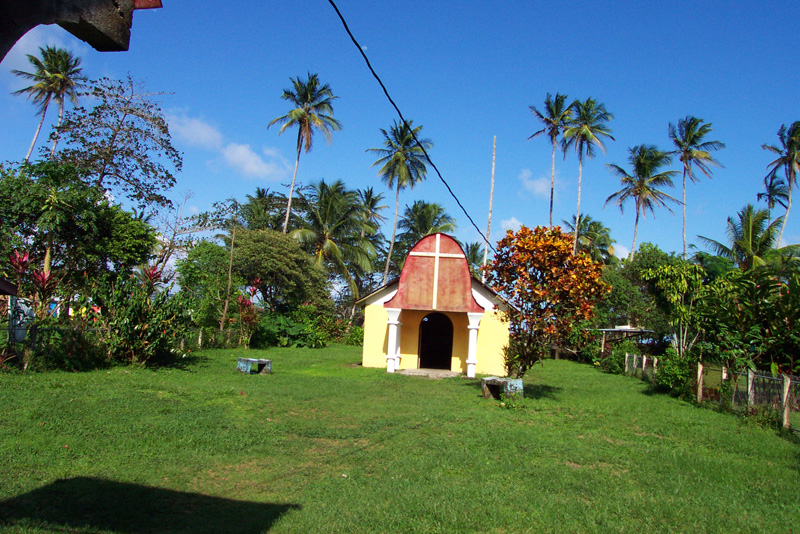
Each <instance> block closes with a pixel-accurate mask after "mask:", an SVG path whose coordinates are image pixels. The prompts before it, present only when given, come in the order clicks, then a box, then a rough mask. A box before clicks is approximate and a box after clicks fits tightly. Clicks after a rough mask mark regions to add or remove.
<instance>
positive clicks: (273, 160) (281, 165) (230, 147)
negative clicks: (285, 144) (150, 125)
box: [167, 112, 289, 180]
mask: <svg viewBox="0 0 800 534" xmlns="http://www.w3.org/2000/svg"><path fill="white" fill-rule="evenodd" d="M167 120H168V122H169V128H170V131H171V132H172V133H173V134H174V135H175V138H176V139H177V140H178V141H180V142H182V143H185V144H186V145H189V146H195V147H199V148H202V149H205V150H210V151H214V152H217V153H219V155H220V156H222V159H224V160H225V163H227V164H228V166H229V167H231V168H233V169H235V170H236V171H238V172H239V173H240V174H242V175H243V176H246V177H248V178H261V179H264V180H281V179H283V178H285V177H286V176H287V174H288V169H289V163H288V162H287V161H286V159H285V158H284V157H283V156H281V154H280V153H279V152H278V151H277V150H275V149H274V148H269V147H267V148H264V149H262V153H261V154H259V153H258V152H256V151H255V150H254V149H253V148H252V147H251V146H250V145H248V144H243V143H234V142H228V141H226V140H225V136H223V135H222V133H221V132H220V131H219V129H217V127H216V126H213V125H211V124H209V123H208V122H206V121H204V120H203V119H200V118H197V117H190V116H188V115H186V114H185V113H183V112H181V113H172V114H169V115H168V116H167Z"/></svg>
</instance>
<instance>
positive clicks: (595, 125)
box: [562, 98, 614, 255]
mask: <svg viewBox="0 0 800 534" xmlns="http://www.w3.org/2000/svg"><path fill="white" fill-rule="evenodd" d="M571 107H572V109H573V110H574V111H573V118H572V121H571V122H570V124H569V126H568V127H567V129H566V130H565V131H564V137H563V140H562V149H563V150H564V151H565V152H566V150H567V148H569V147H571V146H574V147H575V152H577V154H578V208H577V210H576V212H575V217H576V218H578V217H580V216H581V179H582V175H583V156H584V155H586V156H589V157H590V158H593V157H594V153H595V152H594V147H595V146H599V147H600V149H601V150H602V151H603V153H605V151H606V147H605V145H603V140H602V139H601V138H602V137H608V138H609V139H611V140H612V141H613V140H614V138H613V137H612V136H611V131H612V130H611V129H610V128H609V127H608V126H607V125H606V123H607V122H608V121H610V120H611V119H613V118H614V115H612V114H611V113H609V112H608V111H606V107H605V106H604V105H603V104H600V103H598V102H597V101H596V100H595V99H593V98H587V99H586V100H585V101H584V102H581V101H580V100H575V101H574V102H573V103H572V105H571ZM577 252H578V241H577V240H575V242H574V243H573V245H572V254H573V255H575V254H577Z"/></svg>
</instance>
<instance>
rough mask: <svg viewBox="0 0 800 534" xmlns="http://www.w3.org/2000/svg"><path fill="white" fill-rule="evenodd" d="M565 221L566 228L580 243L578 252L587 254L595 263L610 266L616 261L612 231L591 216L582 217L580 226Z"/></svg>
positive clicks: (573, 222) (573, 221)
mask: <svg viewBox="0 0 800 534" xmlns="http://www.w3.org/2000/svg"><path fill="white" fill-rule="evenodd" d="M575 220H576V219H575V216H574V215H573V216H572V221H566V220H563V219H562V221H561V222H563V223H564V226H565V227H566V228H567V229H568V230H569V231H570V233H572V235H574V236H575V239H577V241H578V252H586V253H587V254H589V257H590V258H592V260H593V261H596V262H600V263H603V264H605V265H608V264H610V263H612V262H613V261H615V260H614V246H613V244H614V243H616V241H615V240H614V239H611V230H610V229H609V228H608V227H607V226H605V225H604V224H603V223H602V222H600V221H595V220H592V218H591V216H589V215H581V217H580V220H579V221H578V224H575Z"/></svg>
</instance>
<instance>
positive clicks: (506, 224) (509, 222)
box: [500, 217, 522, 232]
mask: <svg viewBox="0 0 800 534" xmlns="http://www.w3.org/2000/svg"><path fill="white" fill-rule="evenodd" d="M500 226H501V227H502V228H503V230H514V231H515V232H516V231H517V230H519V229H520V227H521V226H522V222H521V221H520V220H519V219H517V218H516V217H511V218H510V219H505V220H503V221H500Z"/></svg>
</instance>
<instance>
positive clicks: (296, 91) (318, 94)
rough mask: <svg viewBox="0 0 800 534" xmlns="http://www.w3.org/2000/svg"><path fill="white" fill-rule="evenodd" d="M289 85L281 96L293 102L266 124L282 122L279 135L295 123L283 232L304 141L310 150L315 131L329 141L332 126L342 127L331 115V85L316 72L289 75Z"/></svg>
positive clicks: (336, 128)
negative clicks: (294, 150) (294, 152)
mask: <svg viewBox="0 0 800 534" xmlns="http://www.w3.org/2000/svg"><path fill="white" fill-rule="evenodd" d="M289 80H291V82H292V86H293V87H291V88H289V89H284V90H283V94H282V95H281V98H282V99H284V100H288V101H289V102H291V104H292V105H293V106H294V108H293V109H292V110H291V111H289V113H287V114H286V115H282V116H280V117H277V118H275V119H273V120H272V122H270V123H269V125H268V126H267V128H269V127H270V126H272V125H273V124H282V125H283V126H281V129H280V130H279V131H278V135H280V134H282V133H283V132H284V130H286V128H289V127H291V126H297V159H296V160H295V162H294V174H292V185H291V186H290V187H289V198H288V200H287V201H286V218H285V219H284V220H283V233H284V234H285V233H286V228H287V227H288V226H289V215H290V214H291V212H292V195H293V194H294V184H295V181H296V180H297V166H298V165H299V164H300V152H301V151H302V149H303V146H304V145H305V151H306V153H308V151H309V150H311V140H312V138H313V136H314V131H315V130H316V131H320V132H322V134H323V135H324V136H325V140H326V141H327V142H328V144H330V142H331V130H334V131H335V130H338V129H340V128H341V125H340V124H339V121H337V120H336V119H334V118H333V104H332V102H333V101H334V100H335V99H337V98H338V97H337V96H334V95H333V92H332V91H331V88H330V86H329V85H328V84H327V83H326V84H325V85H320V83H319V78H317V75H316V74H311V73H309V74H308V78H307V79H306V80H305V81H303V80H301V79H300V77H299V76H298V77H297V78H289Z"/></svg>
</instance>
